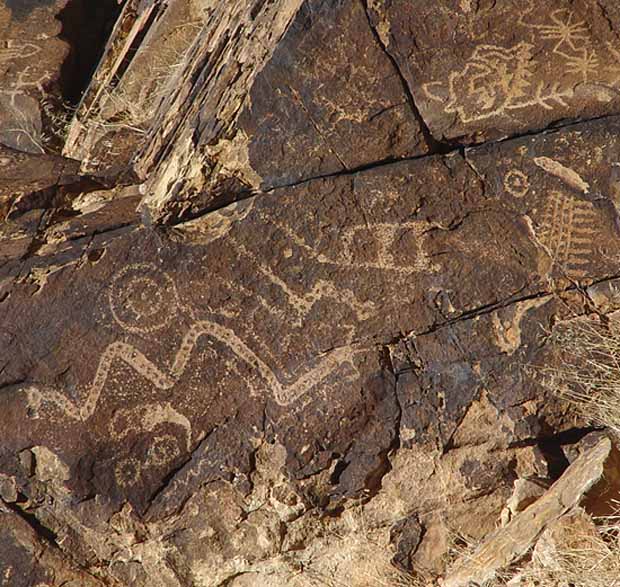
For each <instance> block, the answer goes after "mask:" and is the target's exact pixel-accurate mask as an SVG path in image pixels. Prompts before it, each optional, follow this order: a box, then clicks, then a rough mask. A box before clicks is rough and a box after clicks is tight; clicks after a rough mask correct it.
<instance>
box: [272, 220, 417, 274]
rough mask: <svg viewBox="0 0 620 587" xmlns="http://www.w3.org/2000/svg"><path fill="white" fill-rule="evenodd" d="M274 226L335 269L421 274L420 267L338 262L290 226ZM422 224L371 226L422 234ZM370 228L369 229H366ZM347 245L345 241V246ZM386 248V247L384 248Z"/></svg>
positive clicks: (365, 262) (275, 223) (320, 261)
mask: <svg viewBox="0 0 620 587" xmlns="http://www.w3.org/2000/svg"><path fill="white" fill-rule="evenodd" d="M270 222H272V224H273V225H274V226H277V227H278V228H279V229H280V230H282V231H283V232H284V233H285V234H286V236H288V237H289V238H290V239H291V240H292V241H293V242H294V243H295V244H296V245H298V246H299V247H301V248H303V249H304V250H306V251H308V252H309V253H310V254H311V255H312V257H313V258H314V259H316V260H317V261H318V262H319V263H321V264H323V265H331V266H333V267H347V268H348V267H351V268H354V269H375V270H380V271H394V272H396V273H401V274H404V275H413V274H415V273H420V268H419V267H415V266H414V267H398V266H396V265H383V264H382V263H369V262H367V261H364V262H361V263H357V262H353V261H344V260H336V259H334V258H331V257H328V256H327V255H324V254H322V253H317V252H316V250H315V249H314V248H312V247H311V246H310V245H309V244H308V243H307V242H306V241H305V240H304V239H303V238H301V237H299V236H298V235H297V234H295V233H294V232H293V231H292V230H291V229H290V228H289V227H288V226H285V225H284V224H281V223H280V222H276V221H273V220H270ZM420 224H421V222H415V221H414V222H403V223H402V224H398V225H393V224H389V223H381V222H379V223H376V224H371V225H370V227H371V228H377V229H379V230H385V228H386V227H392V226H396V227H397V228H407V229H412V230H417V231H418V232H421V230H420V226H419V225H420ZM357 228H358V227H350V228H349V229H348V230H347V233H350V232H353V231H354V230H356V229H357ZM365 228H368V227H365ZM394 232H395V231H394ZM346 245H347V243H346V241H345V246H346ZM382 246H383V245H382ZM384 248H385V247H384Z"/></svg>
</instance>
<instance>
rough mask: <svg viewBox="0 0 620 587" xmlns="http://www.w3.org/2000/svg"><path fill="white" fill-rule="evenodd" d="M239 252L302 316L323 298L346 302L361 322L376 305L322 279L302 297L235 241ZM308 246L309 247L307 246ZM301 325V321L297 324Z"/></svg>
mask: <svg viewBox="0 0 620 587" xmlns="http://www.w3.org/2000/svg"><path fill="white" fill-rule="evenodd" d="M234 242H235V245H236V247H237V248H238V249H239V251H240V252H241V253H242V254H243V255H245V256H246V257H247V258H248V259H250V260H251V261H252V262H253V263H254V264H255V265H256V267H257V268H258V270H259V271H260V272H261V273H262V274H263V275H264V276H265V277H266V278H267V279H268V280H269V281H270V282H271V283H272V284H273V285H275V286H276V287H278V288H279V289H280V290H281V291H282V292H283V293H284V295H285V296H286V298H287V299H288V303H289V305H290V306H291V307H292V308H293V309H294V310H295V311H296V312H297V313H298V314H300V315H302V316H305V315H306V314H308V312H309V311H310V310H311V309H312V306H313V305H314V304H315V303H316V302H317V301H318V300H320V299H321V298H322V297H323V296H325V297H326V298H330V299H334V300H336V301H344V302H345V303H346V304H347V305H348V306H349V307H350V308H351V309H352V310H353V311H354V313H355V315H356V316H357V318H358V319H359V320H366V319H367V318H368V317H369V316H370V315H371V313H372V311H373V309H374V307H375V305H374V303H373V302H362V301H360V300H359V299H358V298H357V297H356V295H355V293H354V292H352V291H351V290H348V289H345V288H337V287H336V286H335V285H334V284H333V283H331V282H329V281H326V280H324V279H321V280H319V281H317V283H316V284H314V286H313V287H312V289H311V290H310V291H309V292H307V293H306V294H304V295H303V296H300V295H298V294H296V293H295V292H294V291H293V290H292V289H291V288H290V287H289V286H288V284H287V283H286V282H285V281H283V280H282V279H281V278H280V277H278V276H277V275H275V273H273V271H272V270H271V269H270V268H269V267H266V266H265V265H264V264H263V263H262V262H261V261H259V260H258V259H257V258H256V255H254V254H253V253H251V252H250V251H248V249H247V248H246V247H245V246H244V245H242V244H241V243H239V242H238V241H234ZM306 246H307V245H306ZM296 323H297V324H300V322H299V321H297V322H296Z"/></svg>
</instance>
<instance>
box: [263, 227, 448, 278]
mask: <svg viewBox="0 0 620 587" xmlns="http://www.w3.org/2000/svg"><path fill="white" fill-rule="evenodd" d="M273 223H274V224H275V225H276V226H277V227H278V228H279V229H281V230H282V231H283V232H284V233H285V234H286V235H287V236H288V237H289V238H290V239H291V241H292V242H293V243H294V244H296V245H297V246H299V247H301V248H302V249H303V250H304V251H306V252H307V253H309V254H310V256H311V257H312V258H314V259H315V260H316V261H318V262H319V263H320V264H322V265H331V266H334V267H342V268H355V269H359V270H375V271H386V272H394V273H397V274H401V275H405V276H411V275H415V274H416V273H420V272H423V271H435V270H436V268H435V267H434V266H433V265H432V264H431V262H430V259H429V257H428V255H427V254H426V252H425V250H424V240H425V238H426V232H427V231H428V229H429V228H430V225H429V224H428V223H426V222H420V221H410V222H402V223H385V222H376V223H369V224H361V225H357V226H352V227H349V228H347V229H346V230H344V231H343V232H342V245H343V248H344V250H343V252H342V254H340V255H339V256H336V255H329V254H324V253H317V251H316V250H315V249H314V247H312V246H310V245H309V244H308V243H307V242H306V241H305V240H304V239H303V238H301V237H300V236H298V235H297V234H295V233H294V232H293V231H292V230H291V229H290V228H289V227H288V226H286V225H284V224H282V223H279V222H277V221H274V222H273ZM362 231H364V232H366V233H367V236H368V237H369V238H371V239H372V240H373V241H374V242H375V243H376V249H377V253H376V254H375V260H374V261H361V260H359V259H358V258H356V257H359V255H356V254H355V251H354V245H355V237H356V236H357V235H358V234H360V233H361V232H362ZM408 233H411V236H413V237H414V238H415V239H416V242H417V247H416V252H417V257H416V260H415V262H414V263H413V264H409V265H407V264H401V263H398V262H397V259H396V257H395V256H394V253H393V252H392V250H391V249H392V247H393V246H394V245H395V244H397V242H398V241H399V240H400V239H402V238H403V237H404V236H405V235H407V234H408Z"/></svg>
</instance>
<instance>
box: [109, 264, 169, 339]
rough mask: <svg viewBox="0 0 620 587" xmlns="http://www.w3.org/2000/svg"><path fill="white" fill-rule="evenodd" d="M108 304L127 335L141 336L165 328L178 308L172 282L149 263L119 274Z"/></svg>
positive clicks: (115, 277)
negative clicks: (128, 333) (130, 333)
mask: <svg viewBox="0 0 620 587" xmlns="http://www.w3.org/2000/svg"><path fill="white" fill-rule="evenodd" d="M109 301H110V309H111V311H112V315H113V316H114V320H116V322H117V323H118V324H119V325H120V326H121V327H122V328H123V329H125V330H128V331H129V332H138V333H142V334H148V333H150V332H154V331H156V330H160V329H162V328H164V327H165V326H167V325H168V324H169V323H170V321H171V320H172V318H173V317H174V315H175V314H176V312H177V309H178V305H179V299H178V294H177V290H176V287H175V285H174V282H173V280H172V279H171V278H170V277H169V276H168V275H167V274H166V273H164V272H162V271H158V270H157V267H156V266H155V265H154V264H152V263H139V264H135V265H129V266H128V267H125V268H124V269H122V270H121V271H119V272H118V273H117V274H116V275H115V276H114V278H113V279H112V284H111V286H110V290H109Z"/></svg>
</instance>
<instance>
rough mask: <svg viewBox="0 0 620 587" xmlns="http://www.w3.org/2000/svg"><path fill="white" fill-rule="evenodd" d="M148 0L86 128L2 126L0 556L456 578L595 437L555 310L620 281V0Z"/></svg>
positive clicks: (140, 573)
mask: <svg viewBox="0 0 620 587" xmlns="http://www.w3.org/2000/svg"><path fill="white" fill-rule="evenodd" d="M26 6H30V4H28V5H23V6H21V9H20V10H16V9H15V7H14V6H13V4H11V3H10V4H9V5H8V6H5V7H4V8H2V10H4V13H0V14H5V13H6V14H7V15H9V16H10V20H6V19H5V20H6V22H8V23H10V24H9V25H7V26H10V27H11V30H17V29H16V28H15V27H18V26H22V27H23V26H26V25H25V24H20V23H31V24H28V26H35V24H36V22H39V21H32V22H31V19H34V18H35V16H36V15H39V16H36V18H39V17H40V18H43V16H42V15H47V16H49V15H50V14H52V15H53V14H56V13H55V12H53V10H57V9H59V8H60V6H57V5H56V4H54V3H53V2H50V3H47V4H45V3H43V4H41V3H38V4H36V6H35V5H34V4H33V5H32V7H31V9H30V10H25V7H26ZM63 6H64V4H63ZM11 8H12V9H13V10H10V9H11ZM66 8H67V10H68V9H69V8H71V6H70V5H67V6H66ZM74 9H75V8H74ZM120 10H121V11H120V16H119V20H118V21H117V24H116V26H115V27H114V30H113V32H112V36H111V38H110V40H109V41H108V42H107V44H106V46H105V47H102V48H101V53H102V55H103V57H102V61H101V63H100V66H99V68H98V69H97V71H96V72H95V73H94V75H93V79H92V82H91V85H90V87H89V88H88V89H87V91H86V92H85V93H84V95H83V97H82V101H81V103H80V105H79V106H78V107H77V110H76V112H75V115H74V117H73V120H72V122H71V124H70V125H69V127H68V128H67V133H68V134H67V136H66V137H65V139H66V141H65V143H64V151H63V152H64V155H60V154H58V153H55V154H54V153H51V152H43V151H46V149H45V148H43V149H41V150H39V151H36V150H35V149H33V148H31V146H28V145H25V144H22V143H17V142H15V141H14V140H5V139H4V138H2V137H3V136H4V135H3V134H2V132H4V131H5V130H6V125H4V123H2V127H1V128H0V197H1V198H2V208H1V210H2V225H1V226H0V230H1V239H0V350H1V356H2V357H3V359H2V362H1V363H0V386H1V387H0V430H1V431H2V434H1V436H0V498H1V501H0V506H2V508H3V509H2V513H0V515H1V516H4V519H5V520H7V522H6V524H5V525H4V526H2V528H3V530H2V532H4V534H2V535H1V536H0V541H4V543H6V547H3V550H2V553H3V556H4V559H3V560H0V569H2V572H3V573H4V575H0V581H3V583H2V584H3V585H4V584H6V585H20V584H22V583H19V582H16V581H18V579H17V577H19V581H22V580H26V579H24V577H27V580H28V581H30V582H31V583H33V582H34V583H33V584H37V582H38V583H43V584H46V582H47V583H50V584H59V585H60V584H63V583H62V581H68V580H70V581H78V580H80V581H82V580H83V581H85V583H84V584H89V583H88V581H92V583H93V585H95V584H98V582H99V581H101V582H103V583H105V584H109V585H138V586H140V585H147V584H148V585H156V586H166V587H168V586H186V585H195V586H210V587H218V586H222V587H223V586H224V585H228V586H234V587H250V586H262V585H271V586H279V585H282V586H284V585H286V586H290V585H295V586H298V587H302V586H310V585H313V586H314V585H329V584H331V583H330V581H332V582H333V581H348V582H347V583H346V584H349V585H360V586H361V585H366V584H368V581H375V583H374V584H377V582H378V581H379V580H385V575H386V574H387V575H388V576H392V575H391V573H395V572H396V571H395V570H394V566H393V565H392V562H394V563H396V564H397V565H398V566H399V567H400V568H401V569H405V570H408V571H409V570H414V571H416V570H417V571H424V573H426V574H430V575H433V576H435V575H440V574H442V573H443V572H444V570H445V569H444V568H443V566H444V563H445V560H444V559H443V557H444V555H445V553H446V551H447V549H448V547H449V540H450V535H451V534H452V533H453V532H455V531H456V532H461V533H463V534H467V535H468V536H470V537H472V538H473V539H476V540H477V539H483V538H484V537H485V536H486V535H487V534H488V533H490V532H492V531H493V530H494V529H495V528H496V527H497V525H498V524H499V523H500V522H501V523H502V524H503V525H504V526H505V528H510V527H511V524H512V525H513V526H514V524H515V523H517V522H518V520H519V519H521V518H519V516H522V514H523V513H524V512H523V511H522V510H523V508H526V507H528V506H529V507H534V506H536V503H538V506H537V507H539V506H540V503H539V502H540V500H541V499H543V500H544V499H545V498H544V497H542V498H540V497H539V496H540V495H541V494H542V493H543V492H544V491H547V489H548V488H549V487H550V486H551V485H552V484H553V483H554V482H555V481H556V480H557V479H558V478H560V477H561V476H562V474H563V473H564V471H565V470H566V469H567V467H568V466H569V464H570V463H571V462H574V463H573V469H574V468H575V467H576V466H577V465H576V463H578V462H581V461H580V459H581V460H583V457H580V456H579V454H581V453H582V452H584V451H587V450H590V449H591V445H592V443H594V440H592V439H593V438H594V437H593V436H590V435H589V433H590V432H592V427H591V426H590V425H589V424H588V423H586V422H583V421H582V420H581V419H580V418H579V417H578V416H577V415H576V414H575V412H574V409H572V408H571V406H569V405H566V404H564V403H563V402H561V401H560V400H558V399H557V397H556V396H555V395H554V394H553V393H552V392H551V390H550V389H549V386H548V385H545V381H544V372H543V368H550V367H551V368H552V367H554V366H557V365H560V364H561V362H562V360H563V359H562V353H563V349H562V346H561V343H558V340H560V341H561V338H560V339H556V337H554V336H553V334H554V333H557V332H560V331H561V330H562V329H563V328H564V327H565V325H566V324H568V323H570V322H571V321H575V320H599V319H603V320H606V319H610V318H612V317H613V316H615V314H614V313H615V312H617V311H618V310H619V309H620V298H619V297H618V294H617V285H618V279H620V277H619V273H618V268H617V267H618V259H619V258H620V244H619V242H620V241H619V239H618V236H619V231H620V223H619V221H618V210H619V206H620V175H619V171H618V169H619V167H618V165H619V163H618V162H620V142H619V139H618V136H619V131H620V116H618V114H620V110H618V102H617V88H616V85H617V79H616V77H614V76H615V73H614V72H615V71H616V70H615V69H614V68H615V67H616V64H615V61H614V59H615V58H614V55H615V52H616V50H617V49H618V50H620V46H619V44H618V39H617V35H618V33H619V32H620V31H619V30H618V26H617V25H616V19H617V17H618V14H617V10H616V9H615V8H614V7H613V6H611V5H609V6H608V5H606V4H605V2H598V3H594V2H588V1H586V0H583V1H582V2H580V3H572V4H570V5H569V3H566V6H564V4H562V3H560V4H558V5H557V6H556V5H555V4H554V5H553V7H551V6H550V4H548V3H547V5H545V3H542V4H541V3H530V2H527V1H525V0H524V1H523V2H519V3H511V4H510V6H509V5H508V4H506V3H502V4H501V5H499V3H486V2H467V1H463V2H460V3H454V2H452V3H447V2H436V3H433V4H428V6H420V7H418V8H416V9H415V10H414V9H413V8H412V7H411V5H410V3H409V4H407V3H404V2H391V3H387V2H386V3H383V2H368V4H366V3H365V2H361V1H360V2H341V1H337V0H333V1H332V0H330V1H328V2H315V1H314V0H306V1H301V0H300V1H290V0H289V1H285V0H280V1H278V2H271V3H263V2H251V1H249V0H247V1H244V2H239V3H236V5H235V6H234V7H230V6H229V7H225V6H223V4H222V3H212V2H207V1H206V0H205V1H198V0H192V1H189V0H188V1H185V0H176V1H174V2H168V3H162V2H157V1H149V2H142V3H139V2H135V1H130V0H128V1H127V2H125V3H123V5H122V7H121V8H120ZM50 11H52V12H51V13H50ZM511 17H514V18H511ZM3 18H4V17H3ZM46 18H47V17H46ZM29 19H30V20H29ZM52 20H53V19H52ZM1 22H4V21H2V20H0V23H1ZM41 22H43V21H41ZM45 22H46V23H47V22H48V21H47V20H45ZM431 22H432V23H435V25H434V28H433V29H432V30H431V29H430V28H429V25H428V23H431ZM32 23H35V24H32ZM2 26H4V25H2ZM36 26H39V25H36ZM41 26H43V25H41ZM7 30H8V29H7ZM46 30H47V29H46ZM54 31H55V32H53V35H52V32H50V33H49V35H51V36H50V37H49V38H50V39H51V38H52V36H53V38H54V39H57V38H58V35H59V32H58V30H57V29H54ZM447 31H449V33H448V32H447ZM46 34H47V33H46ZM46 39H47V37H46ZM50 42H51V41H50ZM11 43H12V41H11ZM11 43H9V44H8V45H7V47H8V48H10V47H12V46H13V45H11ZM160 46H165V47H166V50H165V52H159V51H158V50H156V47H160ZM59 47H60V45H59ZM64 50H65V53H62V52H56V53H54V52H53V51H50V55H51V56H53V55H55V56H56V58H57V59H56V61H55V62H54V63H55V64H56V65H55V67H56V69H55V70H54V71H56V73H58V71H59V68H60V67H61V66H62V63H63V59H66V51H67V50H68V49H67V47H65V49H64ZM162 51H163V49H162ZM0 55H1V53H0ZM7 55H8V54H7ZM12 55H13V54H12ZM22 57H23V55H22ZM22 57H20V58H22ZM24 58H25V57H24ZM7 59H8V58H7ZM11 59H13V60H15V59H18V57H16V56H14V55H13V57H11ZM11 63H13V61H12V62H11ZM15 63H17V62H15ZM46 63H47V62H46ZM0 65H2V62H1V61H0ZM44 65H45V63H43V62H41V64H40V66H41V67H43V66H44ZM11 67H16V66H15V65H14V63H13V65H11ZM45 67H47V65H45ZM50 67H51V66H50ZM12 71H14V69H11V68H8V69H7V70H6V72H5V73H4V74H2V75H6V76H10V75H12V74H11V72H12ZM155 71H156V72H159V73H158V75H157V76H151V75H150V73H149V72H155ZM7 79H9V78H7ZM7 87H9V86H7ZM50 87H51V86H50ZM46 88H48V86H43V90H44V91H45V92H47V91H48V89H46ZM28 96H30V94H28ZM32 99H33V100H34V101H35V102H36V103H37V104H38V106H37V108H39V107H40V105H41V104H42V100H43V99H42V98H41V97H40V96H39V97H36V96H34V94H33V98H32ZM37 100H39V101H38V102H37ZM3 112H8V111H0V118H1V117H2V116H3ZM24 112H28V110H27V109H26V110H24ZM136 116H138V117H139V119H138V118H135V117H136ZM132 117H134V118H132ZM553 125H556V126H557V128H550V127H551V126H553ZM548 127H549V128H548ZM543 129H544V130H543ZM509 135H510V136H512V138H510V139H509V140H504V141H498V140H496V139H498V138H501V137H506V136H509ZM474 143H481V144H476V145H474ZM47 151H49V149H48V150H47ZM599 440H600V437H598V436H597V437H596V441H597V442H598V441H599ZM607 442H608V441H607ZM588 443H590V444H588ZM569 471H570V469H569ZM565 474H569V473H565ZM562 478H564V477H562ZM560 482H561V481H560ZM615 492H616V488H615V485H610V486H609V487H608V488H607V489H605V496H606V497H605V500H604V501H606V502H607V501H609V499H612V498H613V496H614V495H615ZM573 501H575V500H573ZM532 502H533V504H532ZM571 503H572V502H571ZM575 503H576V502H575ZM584 507H586V506H584ZM588 507H589V506H588ZM566 509H568V507H567V508H566ZM566 509H562V511H560V510H558V511H557V512H556V513H554V518H558V517H560V516H561V515H562V514H564V513H565V512H566ZM590 509H591V510H592V511H594V508H593V507H592V508H590ZM526 511H527V510H526ZM5 526H6V528H7V529H6V530H5V529H4V527H5ZM540 532H542V528H539V529H538V530H537V535H538V534H539V533H540ZM531 542H532V541H531V540H530V541H529V542H528V545H530V543H531ZM4 553H7V554H4ZM369 560H372V561H373V562H372V564H368V561H369ZM29 561H30V562H29ZM1 565H4V567H3V566H1ZM57 567H58V568H62V569H64V570H63V571H62V573H65V574H66V575H63V574H62V573H60V571H58V570H57ZM22 568H26V569H28V572H29V573H31V574H30V575H28V574H26V573H24V572H22V573H21V574H20V573H19V572H18V571H19V569H22ZM7 569H8V570H7ZM50 569H51V570H50ZM80 573H87V576H86V577H87V578H86V579H80V578H79V576H80ZM377 573H383V575H384V576H383V579H381V578H380V577H378V576H377ZM65 576H66V577H69V578H67V579H64V578H63V577H65ZM2 577H4V578H2ZM394 577H395V575H394ZM394 580H395V579H394ZM54 581H55V582H56V583H54ZM69 584H71V583H69ZM80 584H82V583H80ZM455 584H456V583H455Z"/></svg>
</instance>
